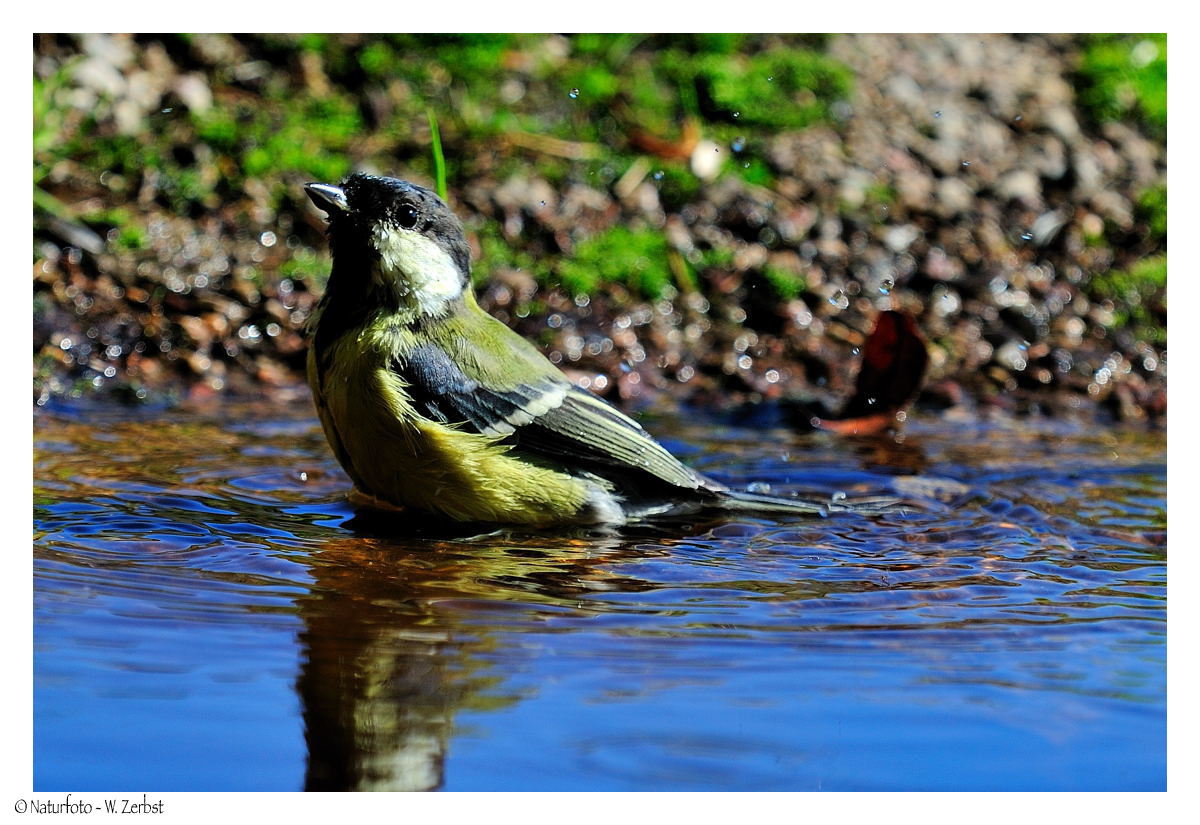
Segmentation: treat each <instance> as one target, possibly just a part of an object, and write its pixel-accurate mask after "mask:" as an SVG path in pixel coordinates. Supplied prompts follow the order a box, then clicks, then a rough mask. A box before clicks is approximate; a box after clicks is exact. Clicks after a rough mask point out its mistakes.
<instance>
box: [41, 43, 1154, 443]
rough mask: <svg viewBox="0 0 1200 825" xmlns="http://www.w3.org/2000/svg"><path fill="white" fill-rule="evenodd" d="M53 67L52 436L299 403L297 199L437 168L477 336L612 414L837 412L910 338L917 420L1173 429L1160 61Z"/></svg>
mask: <svg viewBox="0 0 1200 825" xmlns="http://www.w3.org/2000/svg"><path fill="white" fill-rule="evenodd" d="M33 45H34V54H33V89H34V95H33V98H34V112H33V115H34V157H33V167H34V188H33V207H34V239H33V258H34V276H33V280H34V296H33V298H34V341H33V350H34V375H33V385H34V387H33V391H34V399H35V401H36V403H37V404H38V405H45V404H47V403H48V402H50V401H51V400H54V399H56V398H62V397H66V398H81V397H85V396H93V395H97V394H99V395H104V396H113V397H116V398H119V399H121V400H124V401H127V402H130V403H146V402H154V401H158V402H167V403H170V402H173V401H176V400H181V399H195V398H204V397H210V396H213V395H217V394H232V395H253V394H263V393H278V394H281V395H284V396H287V395H289V394H299V393H302V392H303V390H298V389H297V388H298V387H299V386H300V385H301V384H302V382H303V363H304V356H305V352H304V343H303V338H302V330H303V326H304V323H305V320H306V319H307V317H308V315H309V313H310V312H311V310H312V308H313V307H314V305H315V302H316V301H317V300H318V299H319V297H320V295H321V292H322V290H323V287H324V281H325V279H326V277H327V275H328V272H329V266H330V261H329V256H328V250H327V247H326V244H325V238H324V219H323V216H322V215H321V214H320V213H319V212H318V211H317V210H316V209H315V208H313V207H312V206H311V205H310V204H309V202H308V200H307V198H306V197H305V195H304V193H303V189H302V184H304V183H305V182H308V181H324V182H335V181H337V180H338V179H340V178H341V177H343V176H345V175H347V174H349V173H351V172H353V171H360V170H361V171H368V172H373V173H379V174H390V175H395V176H397V177H403V178H407V179H409V180H412V181H414V182H417V183H421V184H423V185H427V186H430V187H433V186H435V185H436V183H437V176H438V172H437V164H436V161H435V155H436V149H437V146H438V144H439V143H440V149H441V152H442V153H443V155H444V158H445V170H444V171H445V181H446V186H447V190H448V199H449V201H450V203H451V205H452V206H453V207H454V209H455V210H456V211H457V213H458V214H459V215H460V217H462V218H463V220H464V222H465V224H466V226H467V230H468V234H469V239H470V242H471V245H472V251H473V253H474V254H473V260H474V277H475V280H476V283H477V285H478V286H479V291H480V297H481V302H482V303H483V305H484V306H485V308H486V309H488V310H489V311H491V312H492V313H493V314H495V315H497V316H498V317H499V318H501V319H502V320H504V321H505V322H506V323H508V324H510V325H512V326H514V327H515V328H516V329H518V330H519V331H520V332H522V333H523V334H524V335H526V336H527V337H529V338H530V339H532V340H533V341H535V342H536V343H537V344H538V345H539V346H541V347H542V348H543V350H544V351H545V352H547V354H548V355H549V356H550V358H551V359H552V360H554V361H555V362H556V363H558V364H560V366H562V367H563V368H564V370H566V371H567V372H568V374H569V375H570V376H571V377H572V378H573V379H574V380H575V381H576V382H577V383H579V384H581V385H583V386H586V387H589V388H591V389H593V390H595V391H596V392H598V393H600V394H602V395H605V396H607V397H609V398H611V399H613V400H618V401H622V402H629V403H640V404H648V403H654V402H659V403H663V404H675V403H679V402H684V403H695V404H705V403H714V402H718V401H719V402H729V401H761V400H763V399H771V398H779V397H785V396H800V397H814V396H815V397H822V396H838V395H842V396H844V395H845V394H847V393H848V392H849V388H850V386H851V384H852V381H853V373H854V370H855V364H856V358H855V356H856V355H857V354H858V347H859V346H861V344H862V343H863V341H864V338H865V335H866V333H867V332H869V330H870V327H871V324H872V322H873V319H874V317H875V315H876V314H877V312H878V311H879V310H882V309H893V308H894V309H902V310H905V311H908V312H910V313H911V314H912V315H913V316H914V317H915V318H916V320H917V323H918V326H919V327H920V329H921V330H922V331H923V333H924V334H925V336H926V337H927V338H928V341H929V347H930V354H931V362H930V371H929V377H928V379H927V382H926V387H925V389H924V391H923V393H922V395H921V397H920V398H919V400H918V403H919V404H920V405H923V406H925V407H926V408H943V409H944V408H952V409H965V410H972V409H976V410H978V409H981V408H984V409H991V408H997V407H998V408H1003V409H1008V410H1013V411H1017V412H1028V411H1045V412H1050V413H1054V414H1071V413H1074V414H1090V413H1091V412H1093V411H1096V412H1099V413H1101V414H1102V415H1104V416H1111V417H1116V418H1120V419H1122V420H1139V419H1146V418H1149V419H1151V420H1154V419H1157V418H1158V417H1160V416H1161V415H1163V414H1164V413H1165V408H1166V389H1165V387H1166V297H1165V288H1166V245H1167V240H1166V202H1167V196H1166V78H1167V69H1166V65H1167V64H1166V59H1167V40H1166V36H1165V35H1155V34H1138V35H1047V36H1037V35H1029V36H1008V35H954V36H940V35H939V36H920V35H903V36H882V35H863V36H860V35H837V36H820V35H794V36H791V35H735V34H730V35H722V34H705V35H572V36H564V35H395V36H374V35H370V36H368V35H245V36H243V35H239V36H232V35H133V36H131V35H82V36H76V35H55V34H43V35H35V36H34V42H33ZM435 129H436V132H437V134H438V136H439V137H440V140H435V138H434V134H435V131H434V130H435Z"/></svg>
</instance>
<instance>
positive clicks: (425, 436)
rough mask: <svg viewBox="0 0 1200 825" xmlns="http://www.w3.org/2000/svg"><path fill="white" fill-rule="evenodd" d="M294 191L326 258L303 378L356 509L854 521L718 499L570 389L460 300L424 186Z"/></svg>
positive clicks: (762, 499)
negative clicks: (304, 203) (318, 226)
mask: <svg viewBox="0 0 1200 825" xmlns="http://www.w3.org/2000/svg"><path fill="white" fill-rule="evenodd" d="M305 192H306V194H307V195H308V197H309V198H310V199H311V200H312V202H313V203H314V204H315V205H316V206H317V207H318V208H319V209H320V210H321V211H323V212H324V213H325V214H326V215H327V219H328V236H329V242H330V250H331V253H332V258H333V264H332V269H331V272H330V276H329V280H328V283H327V286H326V289H325V293H324V295H323V296H322V298H321V300H320V301H319V303H318V305H317V307H316V309H315V310H314V313H313V316H312V317H311V319H310V321H309V324H308V327H307V329H306V335H307V338H308V343H309V350H308V357H307V368H306V372H307V379H308V383H309V386H310V387H311V389H312V394H313V399H314V402H315V405H316V408H317V412H318V415H319V417H320V420H321V425H322V428H323V429H324V432H325V435H326V437H327V439H328V441H329V444H330V446H331V448H332V450H333V453H334V455H335V456H336V458H337V460H338V462H339V463H340V464H341V466H342V467H343V468H344V469H345V471H346V473H347V475H348V476H349V477H350V479H351V481H352V482H353V484H354V487H355V491H354V493H353V494H352V498H353V499H354V501H356V502H357V503H359V504H363V505H366V506H368V507H371V508H375V509H383V510H390V511H399V512H401V513H406V514H410V515H413V516H417V517H421V516H424V517H432V518H434V519H437V520H449V521H451V522H472V523H474V522H479V523H491V524H502V525H525V526H529V527H535V528H542V527H559V526H567V525H620V524H624V523H627V522H631V521H638V520H642V519H649V518H654V517H659V516H686V515H691V514H696V513H701V512H706V511H724V512H740V513H757V514H762V515H810V516H811V515H816V514H821V515H825V514H828V513H829V512H830V511H832V510H839V509H855V503H854V502H853V501H847V500H845V499H844V498H843V499H842V500H841V501H828V502H813V501H805V500H802V499H798V498H788V497H780V496H772V495H767V494H760V493H751V492H742V491H738V490H732V489H730V488H728V487H727V486H725V485H723V484H721V483H719V482H717V481H715V480H714V479H711V478H709V477H707V476H705V475H703V474H701V473H699V472H697V471H696V470H694V469H692V468H691V467H688V466H687V465H685V464H684V463H683V462H681V461H679V460H678V459H677V458H675V456H673V455H672V454H671V453H670V452H669V451H668V450H667V449H666V448H664V447H663V446H662V445H661V444H659V443H658V441H656V440H655V439H654V438H653V437H652V436H651V435H650V434H649V433H648V432H646V430H645V429H643V427H642V426H641V425H640V424H639V423H638V422H637V421H635V420H634V419H633V418H631V417H630V416H628V415H626V414H625V413H623V412H622V411H620V410H619V409H617V408H616V407H615V406H613V405H612V404H610V403H608V402H607V401H605V400H604V399H602V398H600V397H599V396H597V395H595V394H593V393H591V392H589V391H588V390H585V389H582V388H580V387H577V386H575V385H574V384H573V383H572V382H571V381H570V379H568V378H567V376H566V375H564V374H563V373H562V371H561V370H559V369H558V367H556V366H555V365H554V364H553V363H551V361H550V360H549V359H548V358H546V356H545V355H543V354H542V353H541V352H540V351H539V350H538V349H537V348H536V347H535V346H534V345H533V344H531V343H530V342H529V341H527V340H526V339H525V338H523V337H522V336H521V335H519V334H518V333H517V332H515V331H514V330H512V329H510V328H509V327H508V326H506V325H505V324H504V323H502V322H501V321H499V320H498V319H496V318H494V317H492V316H491V315H489V314H488V313H487V312H485V311H484V310H483V309H482V308H481V307H480V306H479V304H478V303H477V302H476V300H475V296H474V293H473V290H472V283H471V260H470V258H471V255H470V247H469V245H468V243H467V240H466V235H465V232H464V229H463V225H462V222H461V221H460V220H459V219H458V217H457V216H456V215H455V214H454V212H453V211H452V210H451V209H450V207H449V206H448V205H447V204H446V202H445V201H443V200H442V199H441V198H440V197H438V195H437V194H435V193H434V192H432V191H430V190H429V189H426V188H424V187H422V186H418V185H416V184H413V183H410V182H408V181H405V180H400V179H398V178H392V177H383V176H376V175H370V174H365V173H355V174H353V175H350V176H349V177H348V178H346V179H345V180H344V181H342V182H341V183H339V184H328V183H309V184H306V185H305ZM835 498H836V496H835ZM870 507H871V505H870V503H868V504H865V505H862V506H861V507H859V508H858V509H868V510H869V509H870Z"/></svg>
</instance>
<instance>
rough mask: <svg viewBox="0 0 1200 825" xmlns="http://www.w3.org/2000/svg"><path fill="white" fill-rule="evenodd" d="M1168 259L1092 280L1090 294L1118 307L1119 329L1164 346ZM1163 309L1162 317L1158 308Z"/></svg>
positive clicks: (1149, 260)
mask: <svg viewBox="0 0 1200 825" xmlns="http://www.w3.org/2000/svg"><path fill="white" fill-rule="evenodd" d="M1166 285H1167V256H1166V255H1155V256H1153V257H1150V258H1144V259H1142V260H1140V261H1138V262H1137V263H1136V264H1134V265H1133V266H1131V267H1130V268H1129V269H1128V270H1119V269H1114V270H1110V271H1108V272H1105V273H1102V274H1099V275H1096V276H1094V277H1093V278H1092V280H1091V284H1090V286H1091V292H1092V294H1093V295H1094V296H1096V297H1098V298H1107V299H1109V300H1111V301H1113V303H1114V304H1115V306H1116V310H1115V312H1114V316H1115V319H1116V325H1117V326H1130V327H1132V328H1133V331H1134V334H1135V335H1137V336H1138V337H1139V338H1141V339H1143V340H1145V341H1149V342H1151V343H1153V344H1155V345H1159V346H1162V345H1165V344H1166V340H1167V332H1166V316H1165V310H1166ZM1156 306H1158V307H1161V308H1162V311H1163V312H1162V314H1160V313H1159V312H1157V311H1156V310H1155V307H1156Z"/></svg>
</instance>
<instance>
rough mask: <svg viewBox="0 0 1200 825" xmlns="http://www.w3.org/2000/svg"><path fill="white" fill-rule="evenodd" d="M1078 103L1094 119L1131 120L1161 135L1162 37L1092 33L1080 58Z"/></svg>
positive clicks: (1163, 112) (1164, 112)
mask: <svg viewBox="0 0 1200 825" xmlns="http://www.w3.org/2000/svg"><path fill="white" fill-rule="evenodd" d="M1078 77H1079V84H1078V85H1079V102H1080V104H1082V106H1083V108H1084V109H1086V110H1087V111H1088V112H1089V113H1090V114H1091V116H1092V118H1093V119H1094V120H1096V121H1098V122H1105V121H1113V120H1120V121H1123V120H1133V121H1136V122H1138V123H1140V124H1141V125H1142V126H1143V127H1145V129H1146V131H1147V132H1148V133H1149V134H1151V135H1153V136H1154V137H1156V138H1159V139H1160V140H1165V139H1166V136H1167V36H1166V35H1165V34H1097V35H1090V36H1088V37H1087V39H1086V40H1085V45H1084V50H1083V54H1082V57H1081V58H1080V63H1079V69H1078Z"/></svg>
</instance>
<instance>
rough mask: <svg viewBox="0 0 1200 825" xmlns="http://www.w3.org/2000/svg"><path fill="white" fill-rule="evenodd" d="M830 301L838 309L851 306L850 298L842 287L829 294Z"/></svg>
mask: <svg viewBox="0 0 1200 825" xmlns="http://www.w3.org/2000/svg"><path fill="white" fill-rule="evenodd" d="M829 303H831V304H833V305H834V306H835V307H837V308H838V309H845V308H846V307H848V306H850V299H849V298H847V297H846V293H844V292H842V291H841V290H840V289H839V290H838V291H837V292H835V293H833V294H832V295H830V296H829Z"/></svg>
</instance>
